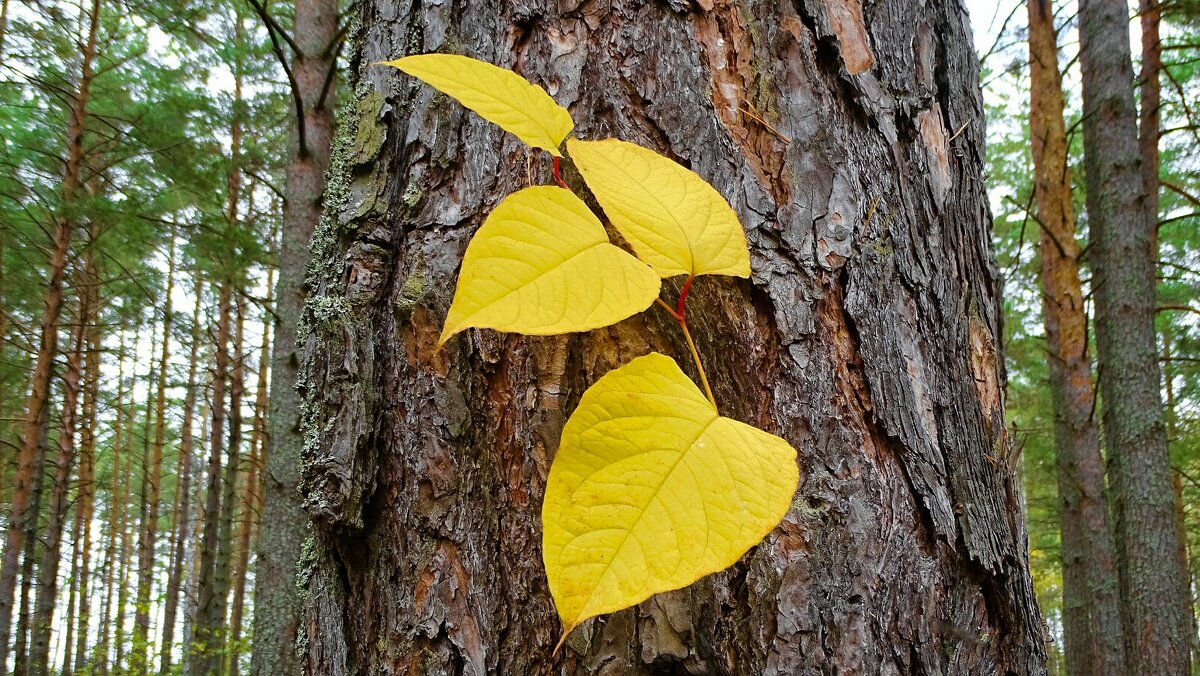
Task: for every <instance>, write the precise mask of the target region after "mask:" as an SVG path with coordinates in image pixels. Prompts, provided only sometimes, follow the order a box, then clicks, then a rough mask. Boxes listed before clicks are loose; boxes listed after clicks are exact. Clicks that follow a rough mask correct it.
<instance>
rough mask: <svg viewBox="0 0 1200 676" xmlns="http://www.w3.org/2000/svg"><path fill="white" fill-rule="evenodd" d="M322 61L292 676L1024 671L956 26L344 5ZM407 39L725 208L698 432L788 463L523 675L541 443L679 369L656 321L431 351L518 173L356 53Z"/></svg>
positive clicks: (1024, 586)
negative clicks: (323, 137)
mask: <svg viewBox="0 0 1200 676" xmlns="http://www.w3.org/2000/svg"><path fill="white" fill-rule="evenodd" d="M352 39H353V42H352V44H353V45H354V48H353V55H352V57H351V69H352V71H353V72H354V73H355V75H354V78H353V82H352V84H353V85H354V90H353V91H354V92H355V96H354V102H355V104H354V105H355V107H354V109H352V110H351V111H350V112H349V114H348V115H347V116H345V117H344V118H343V124H342V125H341V126H340V127H339V139H340V140H339V142H338V143H337V144H336V146H335V148H336V152H335V156H334V159H333V163H332V167H331V171H330V184H329V188H328V190H327V192H326V201H327V208H326V211H325V213H324V216H323V220H322V223H321V226H320V228H319V229H318V231H317V234H316V236H315V238H314V267H313V274H312V277H311V283H312V285H313V287H314V292H315V295H314V298H313V299H312V300H311V301H310V302H309V304H308V306H307V308H306V311H305V315H304V320H303V321H304V327H305V337H306V340H305V342H304V343H303V345H304V364H305V368H304V370H303V372H302V379H301V381H300V390H301V392H302V393H303V394H304V395H305V398H306V399H305V401H306V408H305V411H304V416H305V418H304V422H305V429H306V431H307V437H306V446H305V455H304V489H305V494H306V507H307V509H308V510H309V513H310V514H311V515H312V516H313V518H314V520H315V523H316V527H315V536H314V538H313V541H312V542H311V543H310V545H309V546H307V547H306V550H305V558H304V559H303V560H302V566H303V572H302V577H301V580H302V582H303V584H304V588H305V591H306V594H307V598H306V603H305V608H306V611H305V613H306V614H305V621H304V623H303V625H302V626H303V627H304V635H303V636H301V639H300V644H301V649H302V651H303V655H304V662H305V669H306V671H307V673H310V674H317V673H320V674H349V673H356V674H401V673H405V674H443V673H461V674H491V673H520V674H559V673H594V674H649V673H693V674H820V673H856V672H862V673H883V674H895V673H938V674H946V673H954V674H966V673H988V674H995V673H1001V674H1029V673H1035V674H1036V673H1044V671H1045V649H1044V639H1043V631H1042V626H1041V619H1040V615H1039V611H1038V609H1037V605H1036V601H1035V598H1034V594H1033V590H1032V586H1031V582H1030V578H1029V571H1028V562H1027V555H1026V541H1025V533H1024V530H1023V525H1022V524H1023V520H1024V517H1023V514H1022V513H1021V506H1020V505H1021V501H1020V497H1019V495H1018V488H1017V483H1016V477H1015V471H1014V468H1013V467H1012V465H1011V456H1010V454H1009V449H1010V448H1011V445H1010V440H1009V438H1008V436H1007V434H1006V431H1005V427H1004V421H1003V395H1002V392H1003V384H1004V382H1003V381H1004V373H1003V367H1002V360H1001V357H1000V354H999V342H998V338H997V337H998V336H999V335H1000V306H999V298H998V293H999V284H998V283H997V280H996V272H995V270H994V265H993V259H992V253H991V248H990V244H989V241H990V216H989V213H988V207H987V202H986V199H985V195H984V188H983V185H982V183H981V180H980V173H981V171H982V166H983V158H982V144H983V134H984V124H983V119H982V106H981V102H980V94H979V87H978V84H977V64H976V60H975V55H974V53H973V51H972V48H971V38H970V29H969V26H968V23H967V17H966V15H965V14H964V12H963V10H962V9H961V7H960V6H959V4H958V3H955V2H925V3H909V2H903V3H875V4H871V5H868V6H860V3H859V2H857V1H856V0H828V1H826V2H821V1H819V0H812V1H804V0H798V1H797V2H794V3H777V2H757V1H754V0H747V1H744V2H718V1H716V0H698V1H697V2H686V1H684V0H677V1H673V2H659V3H644V2H624V1H622V0H615V1H599V2H584V3H580V2H574V1H567V2H562V3H550V4H549V5H547V4H545V3H527V2H504V3H491V2H481V3H467V2H450V3H441V4H438V3H433V2H428V3H427V2H421V1H417V2H405V3H399V2H394V0H376V1H375V2H366V3H363V4H362V6H361V12H360V14H359V16H358V18H357V25H356V26H355V27H354V28H353V29H352ZM438 50H442V51H449V52H455V53H462V54H467V55H470V56H474V57H476V58H480V59H483V60H486V61H489V62H492V63H496V64H499V65H501V66H503V67H507V68H513V69H515V70H516V71H517V72H519V73H521V74H523V75H524V76H526V77H527V78H529V79H531V80H532V81H534V82H537V83H539V84H541V85H543V86H545V87H546V88H547V90H548V91H549V92H550V93H551V94H552V95H553V96H554V97H555V98H556V99H557V100H558V101H559V103H561V104H563V105H566V106H568V107H569V108H570V110H571V112H572V114H573V116H574V118H575V120H576V124H577V127H576V131H575V133H576V134H578V135H580V136H581V137H584V138H602V137H608V136H617V137H621V138H624V139H626V140H630V141H634V142H637V143H641V144H643V145H646V146H648V147H651V148H654V149H656V150H658V151H660V152H663V153H665V154H667V155H669V156H671V157H673V158H676V159H677V160H679V161H680V162H682V163H684V164H685V165H687V166H689V167H691V168H692V169H693V170H695V171H696V172H698V173H699V174H700V175H701V176H702V177H704V178H705V179H707V180H709V181H710V182H712V183H713V184H714V185H715V186H716V188H717V189H718V190H719V191H720V192H721V193H722V194H723V195H725V196H726V197H727V198H728V199H729V200H730V202H731V203H732V204H733V206H734V209H735V210H736V211H737V212H738V214H739V216H740V217H741V220H742V223H743V225H744V226H745V228H746V231H747V238H748V241H749V248H750V252H751V262H752V266H753V268H754V275H753V277H752V278H751V279H750V280H737V279H730V278H715V277H701V278H698V280H697V281H696V283H695V284H694V285H693V287H692V289H691V295H690V297H689V298H690V300H689V309H688V312H689V322H688V323H689V326H691V328H692V331H693V334H694V335H695V336H696V339H697V343H698V347H699V351H700V354H701V356H702V358H703V361H704V363H705V364H706V370H707V371H708V375H709V380H710V382H711V383H712V385H713V388H714V392H715V395H716V399H717V401H718V402H720V404H721V406H722V412H723V413H724V414H725V415H728V416H730V417H733V418H736V419H739V420H742V421H745V422H747V423H751V424H754V425H757V426H759V427H762V428H764V429H767V430H768V431H771V432H774V433H776V434H779V435H781V436H782V437H784V438H785V439H787V440H788V441H789V442H790V443H791V444H792V445H793V446H794V447H795V448H796V449H797V451H798V453H799V457H798V462H799V464H800V470H801V484H800V488H799V490H798V492H797V495H796V497H795V500H794V503H793V507H792V509H791V511H790V512H789V513H788V515H787V516H786V517H785V518H784V520H783V522H782V523H781V524H780V525H779V526H778V527H777V528H776V529H775V531H774V532H773V533H772V534H770V535H769V536H768V537H767V538H766V539H765V540H764V541H763V543H762V544H761V545H760V546H758V547H756V548H754V549H753V550H751V551H750V552H749V553H748V554H747V555H746V556H745V557H743V559H742V560H741V562H739V563H738V564H736V565H735V566H733V567H732V568H730V569H729V570H726V571H723V572H721V573H717V574H715V575H711V576H709V577H706V578H704V579H703V580H701V581H699V582H697V583H696V584H694V585H692V586H690V587H688V588H686V589H683V590H680V591H677V592H672V593H668V594H662V595H660V596H657V597H655V598H653V599H651V600H649V601H647V602H646V603H643V604H641V605H640V606H638V607H637V608H635V609H630V610H626V611H622V612H618V613H615V614H613V615H611V616H607V617H602V618H598V619H596V620H594V621H590V622H588V623H586V624H584V625H582V626H581V627H580V628H579V629H577V630H576V631H575V633H574V634H573V635H572V636H571V637H570V638H569V640H568V641H567V643H566V646H565V647H564V648H563V649H562V650H561V651H560V652H558V653H557V654H552V648H553V647H554V644H555V642H556V641H557V640H558V638H559V633H560V631H561V628H560V625H559V622H558V620H557V618H556V615H555V611H554V606H553V603H552V601H551V599H550V597H549V594H548V591H547V586H546V578H545V574H544V572H543V569H542V562H541V556H540V541H541V527H540V516H539V512H540V506H541V501H542V495H543V492H544V489H545V480H546V475H547V471H548V468H549V466H550V463H551V461H552V460H553V457H554V452H555V449H556V447H557V445H558V439H559V435H560V433H561V430H562V426H563V423H564V421H565V419H566V417H567V416H568V414H569V413H570V412H571V411H572V410H573V409H574V407H575V405H576V404H577V403H578V401H579V397H580V395H581V394H582V393H583V391H584V390H585V388H586V387H587V386H588V385H589V384H590V383H592V382H594V381H595V379H596V378H598V377H599V376H601V375H602V374H604V373H605V372H606V371H608V370H610V369H612V368H615V367H617V366H620V365H622V364H624V363H626V362H628V361H629V360H630V359H632V358H634V357H636V356H639V355H642V354H645V353H646V352H647V351H649V350H657V351H660V352H663V353H666V354H670V355H673V356H675V357H676V358H677V359H678V360H679V361H680V363H681V364H686V363H687V359H686V355H687V354H688V350H687V347H686V345H685V343H684V340H683V338H682V336H681V335H680V333H679V331H678V325H677V323H676V322H675V321H674V320H673V319H672V318H671V317H670V316H668V315H667V314H666V313H665V312H662V311H661V310H658V309H656V308H651V309H650V310H648V311H647V312H645V313H643V314H641V315H639V316H636V317H633V318H631V319H629V320H627V321H625V322H622V323H620V324H618V325H616V326H613V327H610V328H607V329H603V330H598V331H593V332H590V333H587V334H582V335H571V336H557V337H543V338H525V337H521V336H517V335H503V334H498V333H495V332H491V331H469V332H466V333H464V334H462V335H461V336H460V337H457V338H455V339H454V340H452V341H451V342H450V343H449V344H448V345H447V346H446V348H445V349H444V350H438V349H437V348H436V343H437V335H438V332H439V329H440V326H441V323H442V321H443V318H444V317H445V314H446V310H447V308H448V306H449V304H450V301H451V297H452V292H453V287H454V283H453V282H454V279H455V277H456V274H457V270H458V267H459V264H460V262H461V257H462V254H463V251H464V249H465V247H466V245H467V241H468V238H469V237H470V235H471V234H472V233H473V232H474V231H475V229H477V228H478V227H479V225H480V223H481V222H482V220H483V218H484V217H485V216H486V215H487V213H488V212H489V211H490V210H491V209H492V208H493V207H494V206H495V205H496V203H497V202H498V201H499V200H500V199H501V198H503V197H504V196H506V195H508V194H510V193H512V192H513V191H514V190H516V189H519V188H521V187H523V186H525V185H528V184H529V183H530V182H534V183H548V182H549V181H550V180H551V179H550V169H549V158H548V156H547V155H545V154H544V153H540V152H534V151H530V150H528V149H526V148H524V147H522V146H521V145H520V143H519V142H518V141H517V140H516V139H515V138H513V137H511V136H507V135H506V134H505V133H504V132H502V131H500V130H499V129H497V128H496V127H493V126H491V125H489V124H488V123H486V122H484V121H482V120H480V119H479V118H477V117H476V116H474V115H473V114H472V113H469V112H467V111H465V110H463V109H462V108H461V107H460V106H458V105H457V104H455V103H453V102H452V101H448V100H447V99H446V98H445V97H444V96H440V95H437V94H434V93H433V92H432V91H431V90H430V89H429V88H428V87H425V86H424V85H421V84H419V83H417V82H414V81H413V80H411V79H409V78H407V77H405V76H402V75H400V74H398V73H397V72H396V71H395V70H394V69H388V68H382V67H372V66H371V65H370V64H371V63H372V62H375V61H380V60H384V59H393V58H397V57H400V56H403V55H405V54H410V53H420V52H431V51H438ZM566 175H567V180H568V181H569V182H570V183H571V184H572V185H574V186H575V187H576V189H577V190H582V184H581V183H580V181H579V179H578V176H577V175H576V174H575V173H574V171H573V170H572V169H571V168H570V167H569V166H568V167H567V169H566ZM679 285H680V280H678V279H676V280H671V281H668V282H667V283H665V284H664V287H665V295H666V296H667V297H669V298H671V299H673V298H674V297H675V296H676V295H677V294H678V292H679V290H680V289H679ZM684 368H685V369H690V368H692V367H690V366H685V367H684ZM692 375H693V377H694V376H695V375H696V374H695V372H694V371H693V372H692Z"/></svg>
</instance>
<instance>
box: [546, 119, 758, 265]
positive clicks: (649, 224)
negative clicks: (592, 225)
mask: <svg viewBox="0 0 1200 676" xmlns="http://www.w3.org/2000/svg"><path fill="white" fill-rule="evenodd" d="M567 152H569V153H570V154H571V159H572V160H573V161H574V162H575V167H576V168H578V169H579V173H581V174H583V179H584V180H585V181H587V185H588V187H589V188H591V190H592V193H593V194H595V195H596V199H597V200H598V201H599V202H600V206H602V207H604V213H606V214H608V217H609V219H610V220H612V223H613V225H614V226H615V227H616V228H617V230H618V231H620V233H621V236H622V237H624V238H625V239H626V240H627V241H628V242H629V244H630V245H631V246H632V247H633V250H634V251H635V252H637V255H638V258H641V259H642V260H644V261H646V262H647V263H649V264H650V266H651V267H653V268H654V269H655V271H657V272H658V274H659V275H661V276H663V277H673V276H675V275H732V276H734V277H749V276H750V252H749V251H748V250H747V249H746V233H745V232H744V231H743V230H742V224H741V223H740V222H738V218H737V214H735V213H734V212H733V208H732V207H730V206H729V202H727V201H725V198H724V197H722V196H721V194H720V193H718V192H717V190H716V189H715V188H713V187H712V186H711V185H709V183H708V182H707V181H705V180H704V179H702V178H700V176H699V175H697V174H696V173H695V172H693V171H691V170H689V169H686V168H684V167H683V166H681V165H679V164H677V163H676V162H673V161H671V160H669V159H667V158H665V157H663V156H662V155H659V154H658V153H656V152H654V151H653V150H649V149H647V148H643V147H641V146H639V145H635V144H633V143H627V142H625V141H620V140H617V139H606V140H604V141H580V140H578V139H574V138H572V139H569V140H568V141H567Z"/></svg>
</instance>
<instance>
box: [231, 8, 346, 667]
mask: <svg viewBox="0 0 1200 676" xmlns="http://www.w3.org/2000/svg"><path fill="white" fill-rule="evenodd" d="M293 6H294V8H295V14H294V21H293V30H292V35H293V36H294V38H295V41H296V44H297V45H298V46H299V48H300V50H299V53H298V54H296V57H295V58H294V59H293V61H292V71H293V73H295V77H296V91H295V92H293V94H294V95H295V96H297V97H298V98H299V100H300V102H301V108H302V111H301V112H302V114H301V116H300V117H299V118H295V117H294V118H293V119H292V126H291V129H290V132H289V134H290V135H289V145H288V164H287V169H286V175H285V179H284V188H283V190H284V197H285V199H284V204H283V222H282V228H281V237H280V251H279V282H278V284H277V285H276V288H275V348H274V352H273V353H272V355H271V399H270V414H269V416H268V420H269V434H268V435H267V448H266V453H265V456H266V463H265V466H264V469H263V512H262V521H263V523H269V524H271V527H270V529H267V530H264V531H263V533H262V534H261V535H260V540H259V547H258V556H257V563H256V567H255V586H254V595H255V597H254V624H253V634H254V652H253V655H252V657H251V664H250V672H251V673H252V674H254V675H255V676H276V675H277V674H295V673H298V671H299V669H300V667H299V663H298V662H297V660H296V635H297V630H298V625H299V622H300V617H299V612H300V604H299V601H298V599H297V597H296V571H297V561H298V560H299V558H300V545H301V543H302V542H303V541H304V539H305V537H307V524H308V517H307V516H306V515H305V513H304V510H303V508H302V506H301V499H300V492H299V491H300V462H301V460H300V449H301V446H302V445H303V437H302V435H301V433H300V398H299V396H298V395H297V394H296V378H297V374H298V372H299V356H298V354H297V345H296V320H297V318H298V317H299V316H300V312H301V310H302V309H303V307H304V299H305V296H306V290H305V287H304V275H305V271H306V270H307V267H308V262H309V258H310V253H309V240H311V239H312V234H313V228H314V227H315V226H316V223H317V221H318V220H319V219H320V216H321V206H322V201H321V195H322V193H323V192H324V190H325V171H326V169H328V167H329V152H330V147H331V143H332V136H333V106H334V90H335V88H336V84H335V80H336V68H337V54H338V51H339V49H338V43H339V40H340V39H341V38H340V36H339V34H338V24H339V19H338V16H339V14H338V0H295V2H294V4H293ZM293 114H294V115H296V114H297V113H293Z"/></svg>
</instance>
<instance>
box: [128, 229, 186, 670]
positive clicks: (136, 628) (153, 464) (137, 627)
mask: <svg viewBox="0 0 1200 676" xmlns="http://www.w3.org/2000/svg"><path fill="white" fill-rule="evenodd" d="M174 290H175V227H174V225H172V226H171V235H170V244H169V246H168V252H167V288H166V295H165V297H164V298H163V307H162V312H163V320H162V330H163V338H162V349H161V351H160V353H159V362H158V382H157V383H155V392H156V395H155V402H154V419H155V423H154V445H153V446H152V450H151V456H150V463H149V464H150V466H149V467H148V468H147V470H146V484H147V486H146V490H145V494H146V501H145V508H146V518H145V519H144V520H143V522H142V528H141V533H140V535H139V537H138V585H137V604H136V608H137V610H136V611H135V615H134V623H133V654H132V655H131V657H132V665H133V670H134V673H137V674H143V675H144V674H146V673H147V671H148V670H149V668H150V667H149V665H150V662H149V650H150V643H151V636H150V590H151V586H152V583H153V578H154V559H155V549H154V544H155V540H156V539H157V536H158V514H159V512H158V501H159V499H160V498H161V495H162V461H163V446H164V444H165V443H166V424H167V418H166V408H167V368H168V366H169V364H170V354H171V324H172V317H171V294H172V293H173V292H174Z"/></svg>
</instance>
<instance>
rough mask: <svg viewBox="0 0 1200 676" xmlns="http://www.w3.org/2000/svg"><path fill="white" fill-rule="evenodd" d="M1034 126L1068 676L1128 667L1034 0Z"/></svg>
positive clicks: (1075, 265)
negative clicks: (1060, 534) (1069, 675)
mask: <svg viewBox="0 0 1200 676" xmlns="http://www.w3.org/2000/svg"><path fill="white" fill-rule="evenodd" d="M1027 7H1028V10H1029V68H1030V114H1029V129H1030V137H1031V139H1032V142H1033V143H1032V145H1033V166H1034V182H1035V187H1034V193H1035V194H1036V195H1037V214H1038V222H1039V223H1040V225H1041V243H1040V248H1039V252H1040V255H1041V266H1042V291H1043V295H1042V298H1043V310H1042V316H1043V322H1044V324H1045V327H1046V343H1047V345H1046V347H1047V355H1048V356H1047V366H1048V370H1049V373H1050V397H1051V400H1052V402H1053V406H1054V446H1055V461H1056V466H1057V474H1058V496H1059V511H1058V515H1059V524H1060V526H1061V533H1062V565H1063V652H1064V654H1065V657H1066V668H1067V673H1068V674H1072V675H1077V676H1089V675H1091V674H1121V673H1124V672H1125V645H1124V640H1125V639H1124V630H1123V627H1122V624H1121V603H1120V596H1119V593H1120V584H1119V581H1118V575H1117V561H1116V551H1115V549H1114V545H1113V538H1112V531H1111V529H1110V526H1109V519H1108V501H1107V497H1106V496H1105V486H1104V460H1103V458H1102V457H1101V455H1100V431H1099V429H1098V427H1097V424H1096V420H1095V417H1094V415H1093V413H1094V408H1095V403H1096V393H1095V387H1094V385H1093V384H1092V362H1091V358H1090V356H1089V355H1088V318H1087V311H1086V308H1085V307H1084V304H1083V285H1082V283H1081V281H1080V276H1079V258H1080V255H1079V254H1080V251H1079V243H1078V241H1077V240H1076V239H1075V210H1074V206H1073V203H1072V201H1071V168H1070V165H1069V163H1068V145H1067V131H1066V124H1065V123H1064V121H1063V90H1062V78H1061V76H1060V75H1059V70H1058V45H1057V38H1056V35H1055V28H1054V7H1053V3H1052V2H1051V1H1050V0H1029V2H1028V3H1027Z"/></svg>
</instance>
